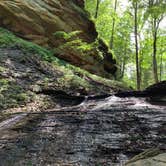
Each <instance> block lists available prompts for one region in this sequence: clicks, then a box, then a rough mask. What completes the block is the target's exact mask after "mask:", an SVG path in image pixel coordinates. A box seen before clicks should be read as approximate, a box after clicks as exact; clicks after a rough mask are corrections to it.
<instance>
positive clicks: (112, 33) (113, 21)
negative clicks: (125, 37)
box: [110, 0, 118, 49]
mask: <svg viewBox="0 0 166 166" xmlns="http://www.w3.org/2000/svg"><path fill="white" fill-rule="evenodd" d="M117 3H118V0H115V5H114V15H115V14H116V9H117ZM114 31H115V16H113V20H112V32H111V40H110V49H113V43H114Z"/></svg>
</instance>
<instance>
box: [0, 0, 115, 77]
mask: <svg viewBox="0 0 166 166" xmlns="http://www.w3.org/2000/svg"><path fill="white" fill-rule="evenodd" d="M83 7H84V1H83V0H8V1H6V0H1V1H0V26H2V27H4V28H7V29H9V30H11V31H12V32H14V33H15V34H17V35H18V36H21V37H22V38H24V39H27V40H30V41H33V42H35V43H37V44H39V45H41V46H45V47H51V48H56V47H57V46H58V44H59V43H58V41H57V39H56V38H55V37H54V35H53V34H54V33H55V32H57V31H65V32H72V31H78V30H79V31H81V33H80V35H79V37H80V38H81V39H82V40H83V41H86V42H88V43H91V42H94V41H95V39H96V38H97V32H96V29H95V25H94V24H93V22H92V21H90V20H89V19H88V16H87V13H86V12H85V11H84V9H83ZM93 54H94V53H93ZM106 54H107V53H106ZM106 54H105V56H104V59H103V60H97V59H96V58H94V56H91V55H89V57H88V58H87V59H86V58H85V57H84V58H83V57H81V56H80V55H79V53H71V52H68V53H67V54H66V53H65V54H59V57H60V58H62V59H64V60H66V61H68V62H70V63H72V64H74V65H76V66H79V67H81V68H84V69H86V70H88V71H90V72H91V73H95V74H98V75H101V76H105V77H109V74H110V73H112V74H113V73H114V72H115V70H116V67H115V65H114V64H115V61H114V60H113V59H112V57H111V56H110V55H109V56H110V58H108V57H107V55H106ZM108 59H109V61H108Z"/></svg>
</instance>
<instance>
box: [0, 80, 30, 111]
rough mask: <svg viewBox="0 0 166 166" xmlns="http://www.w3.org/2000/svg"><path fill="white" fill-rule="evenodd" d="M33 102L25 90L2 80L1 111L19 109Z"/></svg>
mask: <svg viewBox="0 0 166 166" xmlns="http://www.w3.org/2000/svg"><path fill="white" fill-rule="evenodd" d="M30 100H32V96H30V95H29V94H28V93H27V92H25V90H24V89H22V88H21V87H20V86H18V85H17V84H16V83H15V82H12V81H10V80H9V79H0V110H1V109H7V108H10V107H17V106H18V105H22V104H25V103H27V102H29V101H30Z"/></svg>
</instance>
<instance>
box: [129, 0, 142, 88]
mask: <svg viewBox="0 0 166 166" xmlns="http://www.w3.org/2000/svg"><path fill="white" fill-rule="evenodd" d="M131 2H132V8H133V10H134V38H135V61H136V75H137V78H136V79H137V90H140V88H141V76H140V66H139V48H138V10H139V6H138V0H132V1H131Z"/></svg>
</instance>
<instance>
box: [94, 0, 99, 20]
mask: <svg viewBox="0 0 166 166" xmlns="http://www.w3.org/2000/svg"><path fill="white" fill-rule="evenodd" d="M99 5H100V0H97V2H96V11H95V19H97V17H98V13H99Z"/></svg>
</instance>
